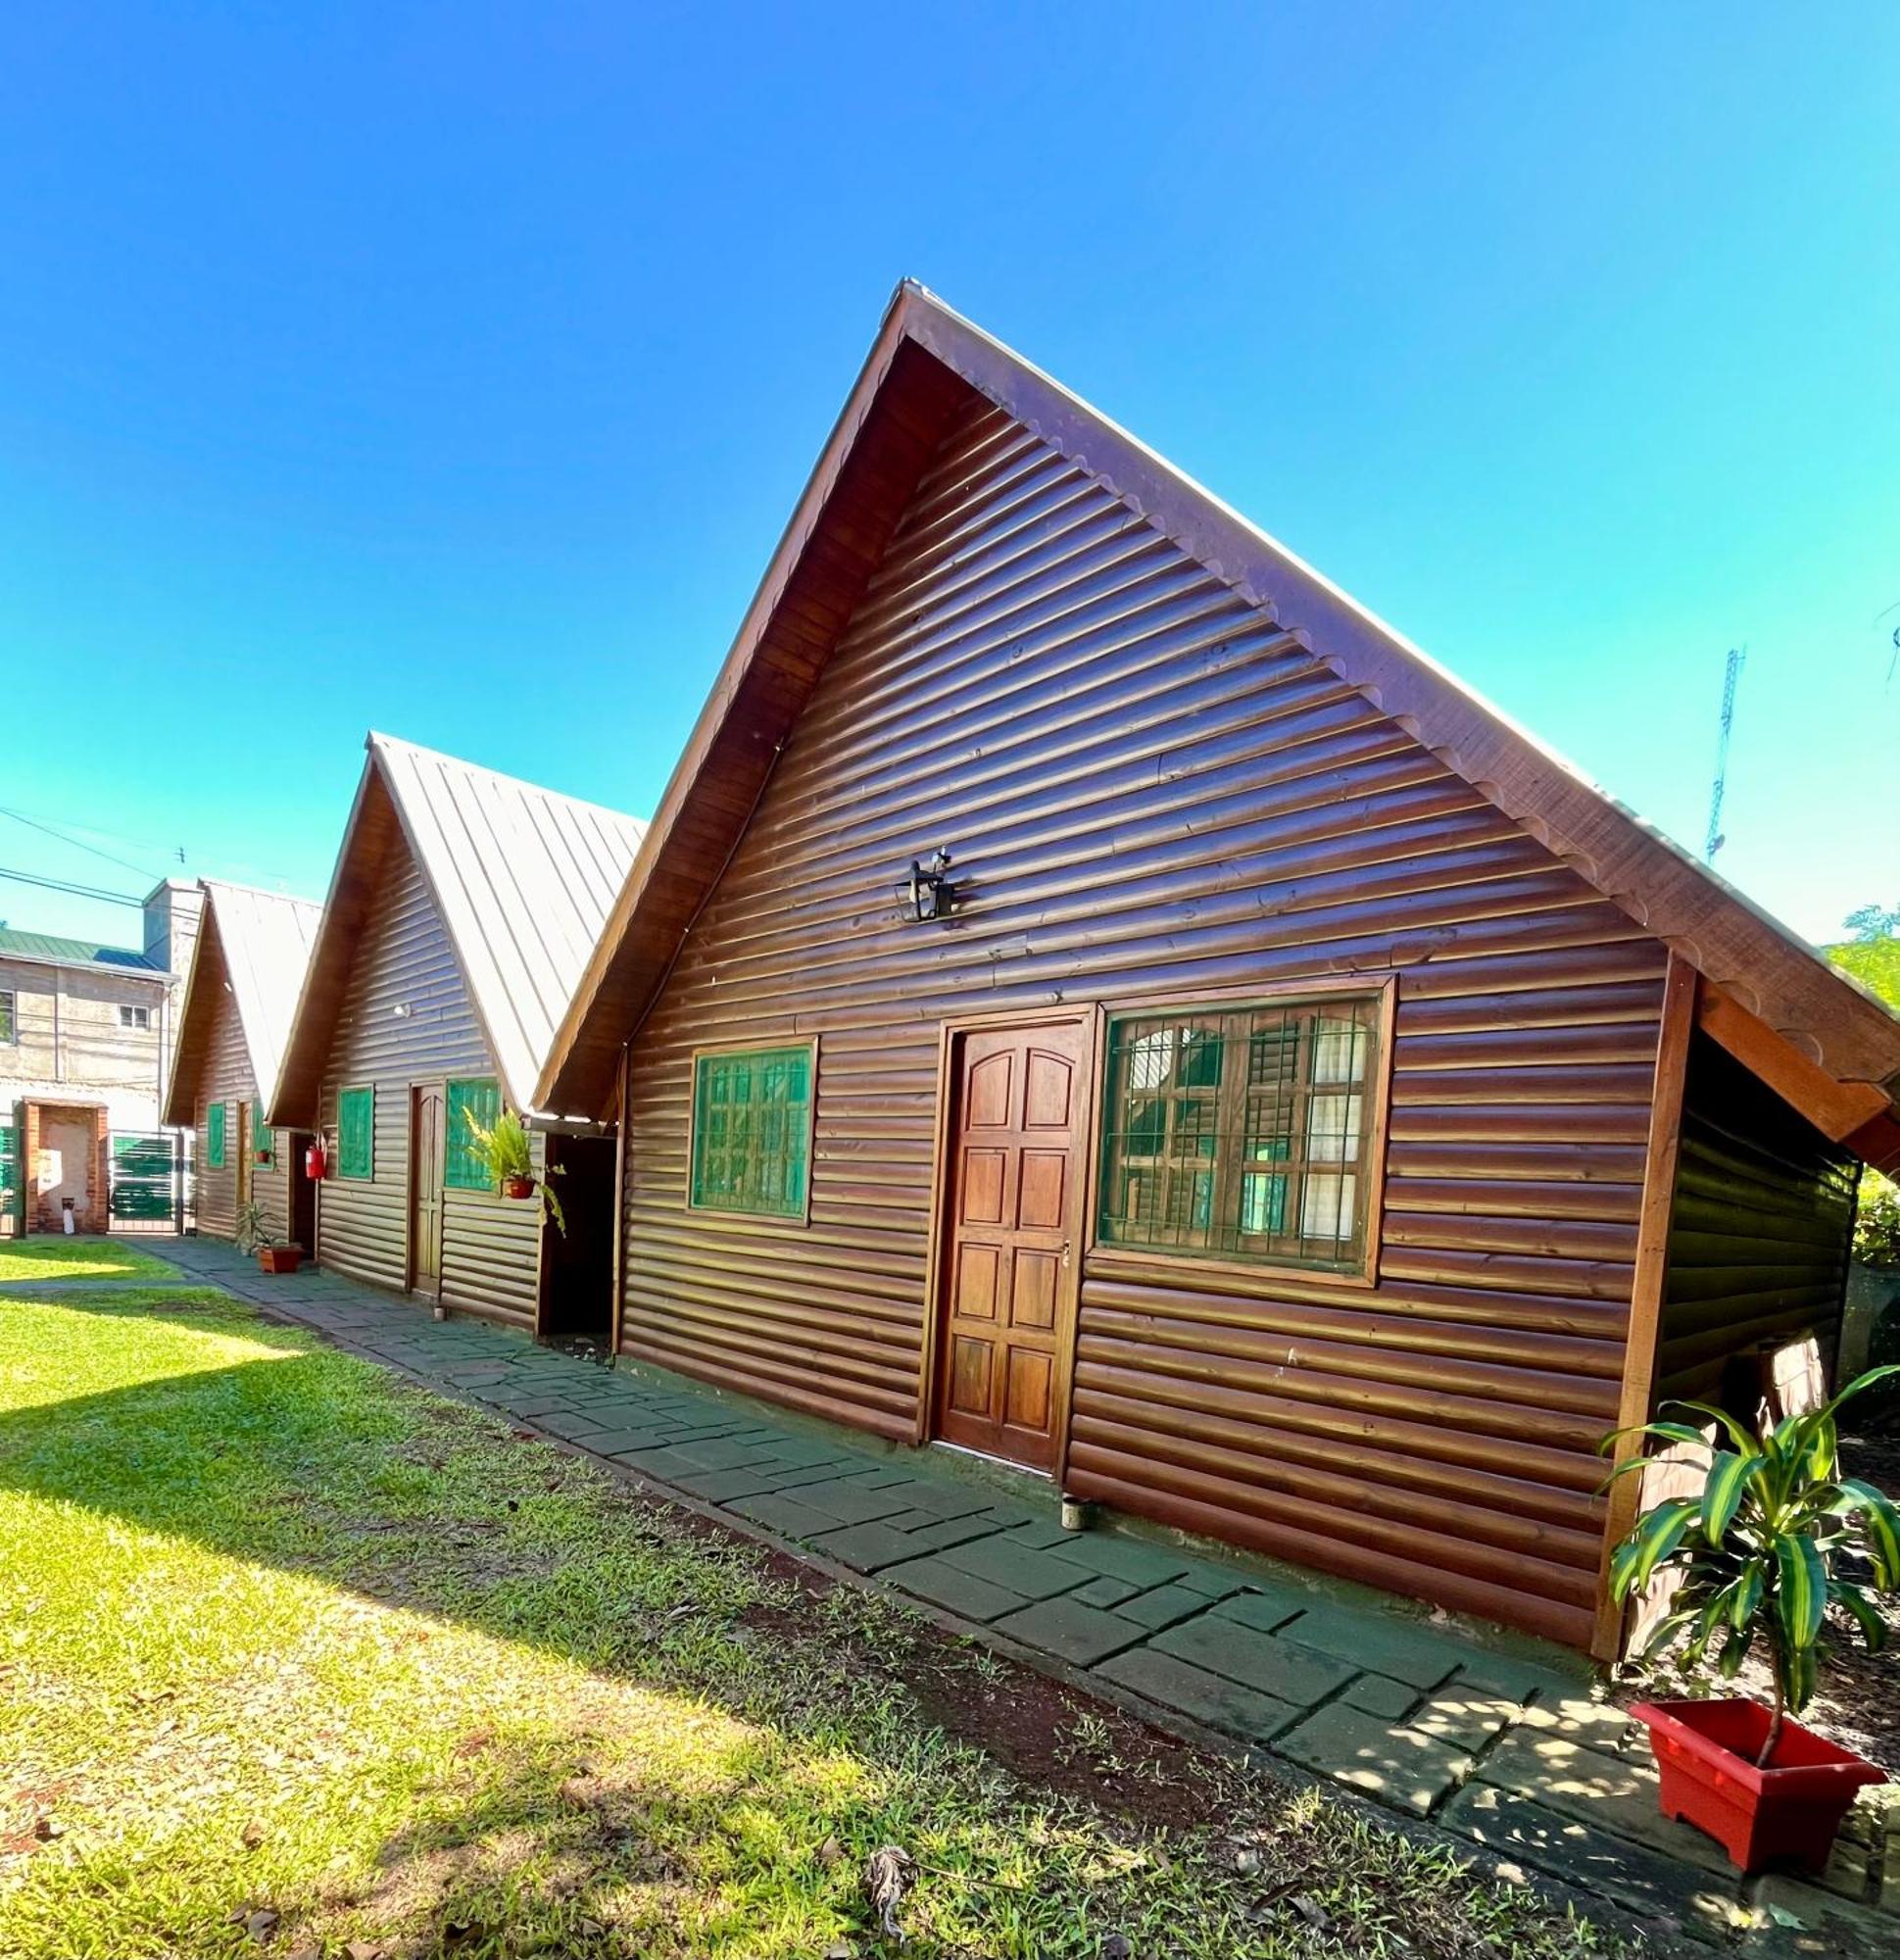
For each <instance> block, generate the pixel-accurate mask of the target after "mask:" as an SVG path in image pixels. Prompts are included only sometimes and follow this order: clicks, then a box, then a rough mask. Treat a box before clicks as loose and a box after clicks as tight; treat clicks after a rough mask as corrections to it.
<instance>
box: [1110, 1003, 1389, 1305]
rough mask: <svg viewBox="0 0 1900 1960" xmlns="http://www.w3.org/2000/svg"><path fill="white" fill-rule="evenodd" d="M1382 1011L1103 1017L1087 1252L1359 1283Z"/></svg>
mask: <svg viewBox="0 0 1900 1960" xmlns="http://www.w3.org/2000/svg"><path fill="white" fill-rule="evenodd" d="M1380 1020H1381V997H1380V996H1369V997H1364V998H1342V997H1339V996H1335V997H1333V998H1331V999H1328V1000H1324V1001H1310V1000H1309V1001H1303V1002H1286V1003H1280V1002H1261V1003H1254V1004H1251V1005H1246V1006H1236V1007H1228V1006H1225V1005H1215V1006H1196V1007H1183V1008H1179V1009H1158V1010H1154V1011H1143V1012H1141V1013H1130V1014H1115V1015H1111V1016H1110V1017H1109V1021H1108V1055H1107V1082H1106V1087H1105V1091H1104V1095H1103V1099H1102V1110H1103V1128H1102V1154H1101V1180H1100V1206H1099V1215H1098V1218H1097V1226H1098V1230H1097V1239H1098V1241H1099V1243H1100V1244H1101V1245H1102V1246H1103V1247H1104V1248H1105V1247H1117V1248H1124V1249H1126V1250H1131V1251H1141V1252H1158V1253H1167V1254H1181V1255H1184V1256H1187V1257H1190V1258H1219V1259H1229V1260H1236V1259H1238V1260H1243V1261H1250V1262H1257V1263H1260V1264H1263V1265H1291V1266H1306V1267H1312V1268H1317V1269H1320V1270H1325V1271H1334V1272H1362V1271H1364V1270H1365V1269H1366V1266H1367V1264H1368V1259H1367V1252H1368V1245H1367V1240H1368V1218H1369V1215H1370V1206H1371V1201H1372V1196H1373V1191H1374V1186H1375V1179H1376V1177H1377V1174H1378V1167H1377V1166H1376V1165H1375V1164H1374V1162H1373V1161H1372V1153H1373V1150H1374V1134H1373V1133H1374V1128H1375V1114H1376V1111H1375V1107H1374V1104H1375V1100H1376V1099H1375V1090H1374V1085H1375V1083H1376V1081H1377V1079H1378V1078H1377V1068H1378V1062H1379V1053H1380V1050H1381V1047H1382V1030H1381V1027H1380Z"/></svg>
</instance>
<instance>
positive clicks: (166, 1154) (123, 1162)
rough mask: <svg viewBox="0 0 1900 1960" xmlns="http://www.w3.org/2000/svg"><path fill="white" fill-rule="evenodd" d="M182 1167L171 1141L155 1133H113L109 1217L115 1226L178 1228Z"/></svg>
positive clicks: (181, 1193)
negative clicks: (110, 1214) (110, 1208)
mask: <svg viewBox="0 0 1900 1960" xmlns="http://www.w3.org/2000/svg"><path fill="white" fill-rule="evenodd" d="M183 1184H184V1178H183V1167H182V1164H181V1162H180V1161H179V1158H178V1154H177V1152H176V1149H175V1146H174V1144H173V1141H172V1139H171V1137H169V1136H166V1135H164V1134H163V1133H161V1132H159V1131H156V1130H155V1131H151V1132H149V1133H142V1134H141V1133H126V1132H115V1133H114V1136H113V1140H112V1216H113V1222H114V1223H115V1224H126V1225H172V1226H177V1225H179V1224H180V1222H181V1221H180V1218H179V1206H180V1205H181V1203H182V1202H183V1198H184V1192H183Z"/></svg>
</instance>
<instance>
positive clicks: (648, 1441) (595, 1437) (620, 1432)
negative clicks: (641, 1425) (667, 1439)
mask: <svg viewBox="0 0 1900 1960" xmlns="http://www.w3.org/2000/svg"><path fill="white" fill-rule="evenodd" d="M578 1441H580V1442H582V1443H584V1444H586V1446H588V1448H589V1449H591V1450H592V1451H593V1452H594V1454H595V1455H596V1456H625V1455H626V1454H627V1453H628V1452H629V1451H630V1450H635V1449H658V1448H659V1447H660V1444H659V1441H658V1438H657V1437H656V1436H655V1435H654V1433H653V1431H652V1430H650V1429H602V1430H595V1431H590V1432H589V1433H588V1434H587V1435H585V1436H582V1437H580V1438H579V1439H578Z"/></svg>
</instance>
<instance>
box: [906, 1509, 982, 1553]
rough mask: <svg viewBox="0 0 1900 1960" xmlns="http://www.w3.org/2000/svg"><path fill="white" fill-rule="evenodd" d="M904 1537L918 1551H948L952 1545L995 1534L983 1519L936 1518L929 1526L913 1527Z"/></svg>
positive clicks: (967, 1542) (968, 1542)
mask: <svg viewBox="0 0 1900 1960" xmlns="http://www.w3.org/2000/svg"><path fill="white" fill-rule="evenodd" d="M906 1515H908V1514H906ZM904 1536H905V1537H906V1538H908V1539H909V1541H910V1543H911V1544H914V1545H916V1546H917V1547H918V1548H919V1549H920V1550H924V1551H949V1550H950V1547H951V1546H953V1545H959V1544H970V1543H971V1542H972V1541H973V1540H975V1539H980V1538H994V1537H995V1536H996V1534H995V1532H994V1531H993V1530H992V1529H991V1527H990V1524H989V1522H988V1520H986V1519H984V1518H937V1519H935V1520H933V1521H932V1522H931V1523H930V1524H926V1525H913V1526H912V1527H911V1528H910V1529H909V1530H908V1531H906V1532H905V1534H904Z"/></svg>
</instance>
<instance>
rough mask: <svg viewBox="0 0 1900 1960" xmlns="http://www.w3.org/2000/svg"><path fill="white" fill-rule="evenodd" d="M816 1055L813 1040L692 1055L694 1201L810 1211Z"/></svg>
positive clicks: (782, 1213) (776, 1214)
mask: <svg viewBox="0 0 1900 1960" xmlns="http://www.w3.org/2000/svg"><path fill="white" fill-rule="evenodd" d="M815 1058H816V1056H815V1051H814V1049H813V1048H812V1045H811V1044H810V1043H808V1042H806V1043H802V1044H801V1045H800V1046H799V1047H797V1048H759V1049H746V1050H741V1051H738V1052H728V1053H723V1054H701V1055H696V1056H695V1057H694V1060H693V1153H692V1154H693V1176H692V1188H691V1202H692V1204H693V1206H694V1207H695V1208H696V1209H698V1210H704V1211H748V1212H755V1213H757V1214H758V1215H759V1216H761V1217H767V1218H803V1217H804V1215H805V1201H806V1198H807V1196H808V1194H809V1191H810V1169H811V1100H812V1099H811V1083H812V1074H813V1065H814V1062H815Z"/></svg>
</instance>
